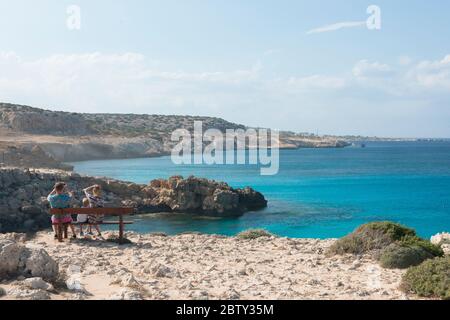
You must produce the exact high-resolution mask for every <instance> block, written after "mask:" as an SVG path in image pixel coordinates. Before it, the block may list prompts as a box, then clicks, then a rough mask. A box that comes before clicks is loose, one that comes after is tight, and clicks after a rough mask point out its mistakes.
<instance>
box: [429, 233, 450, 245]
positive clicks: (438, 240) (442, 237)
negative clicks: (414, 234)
mask: <svg viewBox="0 0 450 320" xmlns="http://www.w3.org/2000/svg"><path fill="white" fill-rule="evenodd" d="M430 241H431V243H432V244H435V245H438V246H439V245H443V244H450V233H448V232H442V233H438V234H435V235H434V236H432V237H431V239H430Z"/></svg>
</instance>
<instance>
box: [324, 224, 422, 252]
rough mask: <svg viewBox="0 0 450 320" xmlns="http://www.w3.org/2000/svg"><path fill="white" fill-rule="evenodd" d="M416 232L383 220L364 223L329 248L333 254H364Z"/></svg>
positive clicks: (412, 235)
mask: <svg viewBox="0 0 450 320" xmlns="http://www.w3.org/2000/svg"><path fill="white" fill-rule="evenodd" d="M415 235H416V232H415V231H414V230H413V229H409V228H407V227H405V226H402V225H400V224H398V223H394V222H389V221H382V222H371V223H367V224H363V225H362V226H360V227H358V228H357V229H356V230H355V231H353V232H352V233H350V234H349V235H347V236H345V237H343V238H341V239H339V240H337V241H336V242H335V243H334V244H333V245H332V246H331V247H330V249H329V253H332V254H345V253H353V254H362V253H365V252H369V251H372V250H380V249H383V248H385V247H387V246H388V245H390V244H392V243H394V242H396V241H398V240H401V239H402V238H404V237H414V236H415Z"/></svg>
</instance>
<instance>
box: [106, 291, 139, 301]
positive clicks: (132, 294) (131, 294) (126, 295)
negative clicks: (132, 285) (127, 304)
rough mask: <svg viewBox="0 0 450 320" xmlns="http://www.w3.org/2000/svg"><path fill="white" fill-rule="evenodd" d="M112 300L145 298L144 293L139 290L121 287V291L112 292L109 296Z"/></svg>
mask: <svg viewBox="0 0 450 320" xmlns="http://www.w3.org/2000/svg"><path fill="white" fill-rule="evenodd" d="M109 299H110V300H143V298H142V294H141V293H140V292H138V291H133V290H129V289H121V290H120V291H118V292H116V293H114V294H112V295H111V296H110V297H109Z"/></svg>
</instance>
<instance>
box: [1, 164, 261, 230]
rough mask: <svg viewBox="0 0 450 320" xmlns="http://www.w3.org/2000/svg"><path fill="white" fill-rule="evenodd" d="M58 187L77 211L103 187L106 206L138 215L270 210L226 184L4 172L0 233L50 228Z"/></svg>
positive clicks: (234, 213)
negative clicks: (63, 186)
mask: <svg viewBox="0 0 450 320" xmlns="http://www.w3.org/2000/svg"><path fill="white" fill-rule="evenodd" d="M57 181H64V182H66V183H67V185H68V187H69V189H71V190H73V191H74V192H75V199H74V200H73V203H72V206H73V207H79V206H80V204H81V200H82V198H83V197H84V195H83V193H82V191H81V190H82V189H83V188H86V187H88V186H90V185H93V184H99V185H101V186H102V188H103V190H104V197H105V200H106V202H107V205H108V206H111V207H117V206H132V207H134V208H136V213H142V214H145V213H155V212H168V213H170V212H180V213H190V214H198V215H213V216H237V215H241V214H243V213H244V212H246V211H250V210H257V209H261V208H264V207H266V205H267V201H266V200H265V199H264V196H263V195H262V194H261V193H259V192H256V191H254V190H253V189H251V188H245V189H234V188H231V187H230V186H228V185H227V184H226V183H223V182H216V181H211V180H207V179H201V178H196V177H189V178H187V179H183V177H172V178H170V179H168V180H164V179H160V180H155V181H152V182H150V183H149V184H148V185H144V184H134V183H131V182H124V181H118V180H112V179H107V178H94V177H89V176H81V175H78V174H76V173H73V172H72V173H68V172H64V171H56V170H53V171H45V170H27V169H18V168H3V169H0V232H28V231H37V230H40V229H44V228H47V227H49V226H50V222H49V215H48V203H47V200H46V196H47V195H48V193H49V192H50V191H51V190H52V188H53V185H54V184H55V182H57Z"/></svg>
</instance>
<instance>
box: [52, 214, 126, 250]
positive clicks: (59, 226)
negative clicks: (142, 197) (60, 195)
mask: <svg viewBox="0 0 450 320" xmlns="http://www.w3.org/2000/svg"><path fill="white" fill-rule="evenodd" d="M133 212H134V208H129V207H121V208H66V209H56V208H52V209H50V214H52V215H56V216H58V215H60V216H62V215H66V214H70V215H73V214H87V215H98V216H101V215H102V216H118V217H119V221H103V222H100V223H94V224H92V223H88V222H85V223H74V224H76V225H112V224H117V225H119V243H123V232H124V226H125V225H126V224H132V223H133V222H131V221H124V220H123V216H125V215H131V214H132V213H133ZM59 220H60V222H59V223H57V224H56V226H57V235H58V241H59V242H62V241H63V230H64V227H65V226H64V223H62V221H61V219H59ZM66 225H67V224H66ZM65 237H67V231H65Z"/></svg>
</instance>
